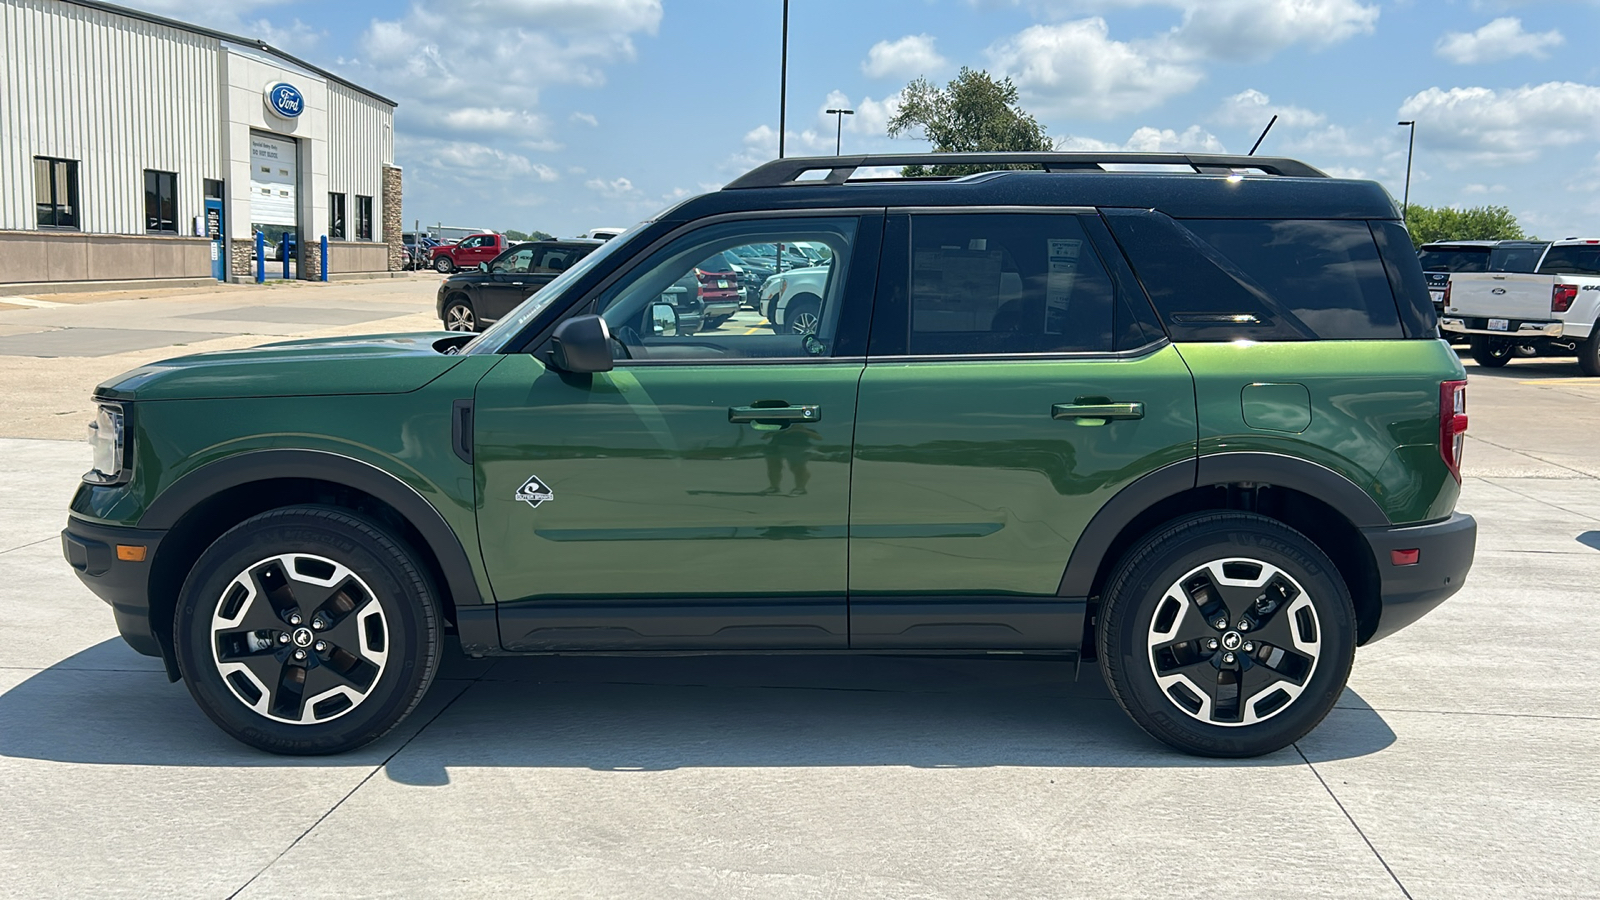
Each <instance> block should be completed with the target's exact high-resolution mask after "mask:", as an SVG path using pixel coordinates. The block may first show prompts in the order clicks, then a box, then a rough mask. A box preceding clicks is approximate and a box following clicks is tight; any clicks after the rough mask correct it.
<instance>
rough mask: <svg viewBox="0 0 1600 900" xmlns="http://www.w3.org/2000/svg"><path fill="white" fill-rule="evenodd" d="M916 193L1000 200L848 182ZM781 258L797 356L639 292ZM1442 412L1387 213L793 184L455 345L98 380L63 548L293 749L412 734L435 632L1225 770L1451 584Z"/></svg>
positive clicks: (393, 342) (278, 348)
mask: <svg viewBox="0 0 1600 900" xmlns="http://www.w3.org/2000/svg"><path fill="white" fill-rule="evenodd" d="M938 163H956V164H972V165H975V166H979V167H991V166H992V167H994V169H995V170H990V171H983V172H980V173H979V174H974V175H968V176H965V177H959V178H951V179H895V180H882V179H866V178H863V179H855V178H853V174H854V173H855V171H856V169H857V168H859V167H863V166H873V167H877V166H903V165H909V164H925V165H931V164H938ZM1127 164H1146V165H1143V166H1141V167H1140V169H1141V170H1139V171H1127V170H1126V169H1123V170H1120V171H1119V170H1117V169H1118V167H1119V166H1125V165H1127ZM1150 164H1153V166H1152V165H1150ZM1022 166H1031V167H1032V168H1031V170H1023V169H1021V168H1017V167H1022ZM1152 167H1154V168H1157V169H1160V170H1161V171H1149V169H1151V168H1152ZM999 169H1005V170H1003V171H1002V170H999ZM1180 169H1181V171H1176V170H1180ZM797 242H799V243H803V244H808V245H811V246H821V247H825V248H826V249H827V250H828V251H829V252H830V253H831V257H832V262H831V264H830V265H829V267H828V270H827V272H826V273H825V276H824V277H823V278H821V279H820V281H819V283H818V290H820V292H821V296H820V300H821V303H820V306H819V308H818V310H817V315H816V316H815V320H814V325H813V326H811V327H808V328H804V329H790V330H787V331H768V330H765V329H744V330H741V329H728V330H727V332H726V333H724V332H717V331H714V332H708V333H689V334H684V333H680V332H679V329H678V328H677V322H676V319H675V316H676V307H675V306H674V305H673V304H671V303H669V302H662V298H663V297H664V296H668V295H669V289H670V288H671V287H672V286H673V285H675V284H676V283H677V282H678V281H679V280H681V279H682V278H683V276H684V275H685V274H686V273H688V272H689V270H690V269H691V268H693V267H694V266H695V265H696V264H697V263H699V262H700V261H701V260H703V259H705V258H706V257H707V256H708V255H709V254H712V253H715V252H718V251H719V250H724V249H729V248H733V247H739V246H744V245H749V244H776V243H782V244H794V243H797ZM1465 386H1466V382H1465V380H1464V374H1463V370H1462V367H1461V365H1460V363H1459V361H1458V360H1457V359H1456V357H1455V355H1454V354H1452V353H1451V351H1450V349H1449V348H1448V347H1447V346H1446V345H1445V344H1444V342H1442V341H1441V340H1439V336H1438V331H1437V328H1436V324H1435V318H1434V312H1433V307H1432V305H1431V304H1430V302H1429V298H1428V289H1427V286H1426V283H1425V281H1424V279H1423V272H1422V268H1421V266H1419V265H1418V263H1417V258H1416V256H1415V254H1414V253H1413V252H1412V250H1411V243H1410V241H1409V240H1408V237H1407V234H1406V231H1405V229H1404V227H1403V226H1402V225H1401V223H1400V213H1399V210H1398V209H1397V208H1396V206H1395V203H1394V201H1393V199H1392V198H1391V197H1390V196H1389V195H1388V194H1387V193H1386V192H1385V191H1384V189H1383V188H1382V187H1380V186H1378V185H1377V184H1373V183H1370V182H1361V181H1349V180H1342V179H1333V178H1328V177H1325V176H1324V175H1323V173H1321V172H1319V171H1318V170H1316V169H1314V168H1312V167H1310V166H1307V165H1305V164H1303V163H1299V162H1296V161H1293V160H1287V159H1268V158H1260V157H1231V156H1209V155H1175V154H1154V155H1148V154H1070V153H1042V154H998V155H981V154H947V155H942V156H935V155H929V154H915V155H899V156H880V157H860V156H858V157H828V158H818V159H784V160H779V161H776V162H773V163H769V164H767V165H764V166H762V167H760V168H757V169H755V170H753V171H751V172H750V173H748V174H746V175H744V176H742V177H740V178H738V179H737V180H735V181H734V182H732V183H731V184H729V185H728V186H727V187H726V188H724V189H722V190H720V191H716V192H713V193H710V194H706V195H703V196H700V197H696V198H693V199H690V200H688V201H686V202H684V203H682V204H680V205H678V206H676V207H674V208H672V209H671V210H669V211H667V212H666V213H664V214H662V215H661V216H660V217H658V218H657V219H656V220H654V221H651V222H648V223H644V224H642V225H640V226H638V227H636V228H634V229H632V230H631V231H629V232H627V233H626V234H623V235H621V236H619V237H617V238H615V239H613V240H611V241H609V242H607V243H606V244H605V245H603V246H602V247H600V248H599V249H598V250H596V251H595V252H593V253H591V254H589V255H588V256H587V257H585V258H584V259H583V260H581V261H580V262H578V263H577V264H576V265H575V266H573V267H572V268H570V269H567V270H566V271H565V272H563V273H562V274H561V275H560V276H558V277H557V278H556V279H555V280H554V281H552V282H551V284H550V285H549V286H548V287H547V288H545V289H544V290H543V291H541V292H540V293H539V294H538V295H536V296H535V297H533V298H531V299H530V300H529V301H528V302H526V303H524V304H523V305H522V306H521V307H520V308H518V309H517V310H515V311H514V312H513V313H511V314H510V315H507V316H506V317H504V318H503V319H501V320H500V321H499V322H498V323H497V324H496V325H495V326H494V327H493V328H490V329H489V330H488V331H486V332H484V333H483V334H480V335H476V336H472V335H465V334H453V333H448V332H445V333H433V334H398V335H383V336H375V337H364V338H331V339H322V340H303V341H293V342H288V343H279V344H271V345H267V346H262V347H258V348H255V349H252V350H239V351H224V352H216V353H205V354H197V355H193V356H187V357H181V358H178V359H172V360H167V361H165V362H160V363H156V364H152V365H148V366H144V367H142V368H139V369H135V370H133V371H131V372H128V373H127V374H125V375H122V376H120V377H118V378H114V379H112V380H110V381H107V382H106V383H104V384H102V385H100V386H99V387H98V388H97V389H96V392H95V399H96V401H97V404H98V416H97V419H96V422H95V423H94V424H93V425H92V426H91V442H92V443H93V445H94V448H95V463H94V468H93V470H91V471H90V472H89V473H87V474H86V475H85V476H84V480H83V484H82V486H81V487H80V488H79V489H78V490H77V493H76V494H75V496H74V497H73V500H72V506H71V515H70V519H69V521H68V524H67V528H66V531H65V532H64V533H63V536H62V538H63V549H64V552H65V555H66V558H67V560H68V561H69V562H70V564H71V565H72V566H73V568H74V569H76V570H77V573H78V575H79V576H80V577H81V578H82V579H83V581H84V583H86V584H87V585H88V586H89V587H90V588H91V589H92V590H93V591H94V592H95V593H96V594H98V595H99V596H101V597H102V598H104V599H105V600H107V601H108V602H109V603H110V605H111V606H112V608H113V611H114V613H115V617H116V621H117V625H118V628H119V630H120V631H121V632H122V634H123V636H124V637H125V639H126V640H127V642H128V643H129V644H131V645H132V646H133V647H134V649H136V650H138V651H140V652H142V653H146V654H149V655H152V656H159V657H160V658H161V659H162V660H163V661H164V662H165V663H166V668H167V672H168V674H169V675H170V677H171V678H172V679H173V680H178V679H183V680H184V681H186V682H187V684H188V688H189V690H190V692H191V693H192V694H193V696H194V698H195V700H196V701H198V703H199V704H200V706H201V707H202V708H203V709H204V710H205V712H206V713H207V714H208V715H209V716H210V717H211V718H212V719H213V720H214V721H215V722H216V723H217V724H218V725H219V726H221V727H222V728H223V729H224V730H226V731H227V732H228V733H229V734H231V735H233V736H234V737H236V738H238V739H239V740H241V741H244V742H246V743H248V744H251V745H253V746H255V747H259V748H263V749H266V750H270V751H274V752H279V753H329V752H337V751H342V750H348V749H350V748H353V747H358V746H360V745H362V744H365V743H367V742H369V741H371V740H373V739H375V738H377V737H378V736H380V735H382V734H384V733H385V732H386V731H388V730H389V729H391V728H393V727H394V726H395V724H396V723H397V722H399V721H400V720H401V719H402V718H404V717H405V716H406V714H407V713H409V712H410V711H411V710H412V709H413V708H415V706H416V705H417V702H418V700H419V699H420V698H421V697H422V695H423V693H424V692H425V691H426V690H427V689H428V685H429V682H430V681H431V680H432V679H433V677H434V673H435V671H436V669H437V667H438V665H439V659H440V655H441V653H443V652H444V647H445V646H446V637H447V636H452V637H453V638H454V641H453V642H452V643H455V642H458V643H459V646H460V648H461V650H462V651H464V652H465V653H467V654H470V655H474V656H479V655H504V654H551V653H584V652H604V653H613V654H614V653H619V652H634V653H651V652H675V653H681V652H685V651H688V652H710V651H729V650H731V651H808V652H814V653H819V654H821V653H828V652H839V653H842V652H851V653H872V654H884V653H909V654H934V653H949V654H984V653H993V652H1000V653H1010V654H1014V653H1026V654H1059V655H1061V656H1062V657H1063V658H1067V659H1070V658H1074V657H1075V658H1077V659H1079V660H1087V661H1097V663H1098V665H1099V666H1100V667H1101V669H1102V671H1103V673H1104V676H1105V679H1106V681H1107V682H1108V684H1109V686H1110V688H1111V691H1112V692H1113V694H1114V695H1115V697H1116V699H1117V701H1118V702H1119V703H1120V704H1121V705H1122V707H1123V708H1124V709H1125V710H1126V711H1127V712H1128V714H1129V715H1130V716H1131V717H1132V718H1133V720H1134V721H1135V722H1137V723H1138V724H1139V725H1140V726H1141V727H1142V728H1144V729H1145V730H1146V731H1148V732H1149V733H1150V734H1151V735H1153V736H1154V737H1156V738H1158V739H1160V740H1162V741H1165V742H1166V743H1168V744H1170V745H1172V746H1174V747H1177V748H1181V749H1183V750H1186V751H1189V752H1193V753H1199V754H1207V755H1214V756H1249V755H1253V754H1260V753H1264V752H1268V751H1271V750H1275V749H1278V748H1281V747H1283V746H1285V745H1287V744H1289V743H1290V742H1292V741H1294V740H1296V739H1298V738H1299V737H1301V736H1302V735H1304V734H1306V733H1307V732H1308V731H1309V730H1310V729H1312V728H1313V727H1315V726H1316V725H1317V724H1318V723H1319V722H1320V721H1321V720H1322V719H1323V717H1324V716H1325V715H1326V714H1327V713H1328V711H1329V710H1330V709H1331V708H1332V707H1333V704H1334V702H1335V700H1336V699H1337V698H1338V697H1339V694H1340V691H1341V689H1342V688H1343V687H1344V684H1345V680H1346V678H1347V676H1348V675H1349V673H1350V668H1351V664H1352V661H1353V658H1354V655H1355V650H1356V647H1357V646H1358V645H1361V644H1365V643H1368V642H1371V641H1375V640H1378V639H1379V638H1382V637H1384V636H1385V635H1389V634H1392V633H1393V632H1394V631H1395V630H1397V629H1399V628H1402V627H1404V626H1406V625H1407V624H1409V623H1411V622H1413V621H1415V620H1416V619H1417V618H1418V617H1419V616H1421V615H1423V614H1424V613H1426V612H1427V611H1428V610H1430V609H1432V608H1433V607H1434V606H1436V605H1437V604H1439V603H1440V602H1442V601H1443V600H1445V599H1446V598H1447V597H1449V596H1450V595H1451V594H1453V593H1454V592H1455V591H1456V590H1457V589H1459V588H1460V587H1461V584H1462V581H1463V579H1464V578H1465V577H1466V574H1467V571H1468V569H1469V568H1470V566H1471V562H1472V556H1473V549H1474V540H1475V535H1476V526H1475V523H1474V522H1473V520H1472V519H1471V518H1470V517H1468V516H1465V515H1462V514H1460V513H1457V512H1455V511H1454V508H1455V503H1456V498H1457V495H1458V493H1459V490H1460V485H1459V482H1460V477H1461V475H1460V468H1459V466H1460V462H1461V450H1462V442H1463V432H1464V431H1465V429H1466V424H1467V418H1466V412H1465ZM1068 671H1069V670H1066V669H1063V675H1064V677H1069V676H1068Z"/></svg>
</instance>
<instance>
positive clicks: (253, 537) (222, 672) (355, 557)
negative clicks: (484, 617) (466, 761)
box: [173, 506, 441, 754]
mask: <svg viewBox="0 0 1600 900" xmlns="http://www.w3.org/2000/svg"><path fill="white" fill-rule="evenodd" d="M437 609H438V606H437V601H436V600H435V598H434V593H433V589H432V586H431V585H430V584H429V581H428V578H427V577H426V576H425V575H424V574H423V569H422V567H421V566H419V565H418V563H417V561H416V559H415V557H414V555H413V553H412V551H411V550H410V548H408V547H407V546H406V545H404V544H403V543H401V542H399V541H397V540H395V539H394V538H392V537H391V536H389V535H388V534H387V533H385V532H384V531H382V530H381V529H379V528H378V527H377V526H376V525H374V524H373V523H371V522H368V521H367V520H365V519H362V518H360V517H358V516H355V515H351V514H350V513H348V512H346V511H344V510H339V509H332V508H327V507H314V506H297V507H286V508H284V509H279V510H273V511H271V512H266V513H262V514H260V515H257V516H254V517H252V518H250V519H246V520H245V521H244V522H242V523H240V524H239V525H237V526H235V527H234V528H233V529H231V530H229V531H228V532H227V533H225V534H224V535H223V536H222V537H220V538H218V539H217V541H216V543H214V544H212V545H211V546H210V547H209V548H207V550H206V551H205V553H203V554H202V555H201V556H200V560H199V561H198V562H197V563H196V564H195V567H194V569H193V571H191V572H190V573H189V577H188V578H187V579H186V580H185V581H184V585H183V590H182V593H181V594H180V596H179V602H178V608H177V611H176V614H175V617H174V621H173V645H174V649H175V650H176V652H177V658H178V668H179V670H180V671H181V672H182V673H183V677H184V680H185V681H186V682H187V683H188V686H189V693H190V694H191V695H193V697H194V699H195V701H196V702H197V703H199V704H200V708H201V709H202V710H204V711H205V713H206V715H207V716H209V717H210V718H211V720H212V721H213V722H215V723H217V725H219V726H221V728H222V730H224V731H226V732H227V733H228V734H230V735H232V736H233V737H234V738H236V739H238V740H240V741H242V742H244V743H246V744H249V745H251V746H252V747H256V748H259V749H262V750H268V751H271V752H273V753H288V754H321V753H340V752H343V751H346V750H353V749H355V748H357V747H360V746H362V745H364V744H367V743H370V742H371V741H374V740H376V739H378V738H379V737H382V736H383V735H384V734H385V733H387V732H388V731H389V730H390V729H392V728H393V727H394V726H395V725H397V724H399V722H400V721H401V720H402V719H404V718H405V717H406V716H407V715H408V714H409V713H410V712H411V710H412V709H413V708H415V707H416V705H417V703H418V702H419V701H420V700H421V699H422V695H423V693H424V692H426V691H427V689H428V685H429V683H430V682H432V681H433V675H434V672H435V670H436V669H437V668H438V664H439V632H440V630H441V629H440V624H439V616H438V612H437Z"/></svg>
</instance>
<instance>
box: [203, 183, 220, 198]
mask: <svg viewBox="0 0 1600 900" xmlns="http://www.w3.org/2000/svg"><path fill="white" fill-rule="evenodd" d="M204 187H205V191H206V199H207V200H221V199H222V180H221V179H219V178H207V179H205V184H204Z"/></svg>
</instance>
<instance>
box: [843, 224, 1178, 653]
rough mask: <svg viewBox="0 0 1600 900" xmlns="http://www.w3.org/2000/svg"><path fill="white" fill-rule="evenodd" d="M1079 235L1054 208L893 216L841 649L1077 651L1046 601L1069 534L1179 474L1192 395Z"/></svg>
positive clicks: (1069, 610) (1120, 268) (865, 406)
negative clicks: (1146, 478)
mask: <svg viewBox="0 0 1600 900" xmlns="http://www.w3.org/2000/svg"><path fill="white" fill-rule="evenodd" d="M1093 235H1101V236H1102V237H1108V235H1106V234H1105V232H1104V228H1103V226H1102V225H1101V224H1100V223H1099V221H1098V219H1095V218H1094V217H1093V214H1092V213H1083V212H1077V211H1071V210H1068V211H1049V210H1040V211H1039V212H1036V213H1035V212H1026V213H1018V212H994V213H987V212H959V213H954V214H918V215H908V216H893V215H892V216H891V218H890V224H889V227H888V229H887V231H886V239H885V258H884V263H883V269H882V271H883V273H884V274H883V276H882V278H883V281H882V282H881V283H880V285H879V288H878V292H877V297H878V300H877V304H876V306H875V309H874V313H873V333H872V345H871V351H870V356H869V360H868V364H867V367H866V371H865V373H864V374H863V377H862V380H861V392H860V401H859V403H858V408H857V423H856V441H855V466H854V472H853V474H852V492H851V511H850V609H851V614H850V629H851V646H852V647H853V648H866V649H873V648H939V649H964V648H982V649H1027V648H1041V649H1075V648H1077V647H1078V646H1079V644H1080V643H1081V639H1082V633H1083V632H1082V624H1083V620H1082V615H1083V610H1084V603H1083V598H1063V597H1059V596H1057V593H1058V589H1059V587H1060V584H1061V581H1062V576H1063V572H1064V570H1065V568H1066V565H1067V561H1068V558H1069V557H1070V555H1071V553H1072V549H1073V547H1074V545H1075V543H1076V542H1077V540H1078V538H1079V536H1080V535H1081V534H1082V533H1083V531H1084V528H1085V526H1086V525H1087V524H1088V522H1089V520H1090V519H1091V518H1092V517H1093V516H1094V514H1095V513H1096V512H1097V511H1098V510H1099V509H1100V507H1101V505H1103V504H1104V503H1105V502H1106V501H1107V500H1108V499H1109V498H1110V497H1111V496H1113V495H1114V494H1116V493H1117V492H1118V491H1119V490H1121V489H1122V488H1123V487H1125V486H1127V485H1128V484H1129V483H1131V482H1132V481H1133V480H1135V479H1137V478H1138V477H1140V476H1141V475H1144V474H1145V473H1147V472H1151V471H1153V470H1155V469H1159V468H1161V467H1162V466H1166V465H1169V464H1174V463H1178V464H1182V463H1183V461H1186V460H1193V459H1194V457H1195V453H1196V450H1195V446H1196V427H1195V401H1194V385H1193V381H1192V379H1191V378H1190V375H1189V373H1188V370H1187V368H1185V366H1184V364H1183V361H1182V360H1181V359H1180V358H1179V357H1178V355H1177V352H1176V350H1174V349H1173V347H1171V346H1170V345H1169V344H1167V343H1166V341H1165V339H1164V338H1163V337H1161V335H1160V333H1159V332H1158V331H1156V330H1154V329H1153V328H1150V327H1149V326H1148V325H1141V324H1140V322H1141V320H1142V321H1144V322H1147V323H1148V322H1149V321H1150V319H1151V316H1150V315H1149V314H1148V313H1147V312H1146V313H1145V314H1143V315H1139V314H1136V313H1137V310H1136V308H1135V307H1133V306H1132V305H1131V303H1134V302H1137V303H1146V301H1145V300H1144V299H1143V297H1142V296H1140V297H1137V298H1135V297H1130V296H1125V294H1126V293H1127V291H1128V290H1129V288H1130V287H1131V285H1132V278H1131V273H1129V272H1127V271H1126V264H1125V263H1123V262H1122V260H1121V258H1120V257H1110V256H1107V257H1104V258H1103V257H1102V255H1101V253H1100V251H1098V250H1097V249H1096V244H1097V242H1098V241H1097V240H1096V239H1092V236H1093ZM1107 243H1109V242H1108V241H1107ZM1113 271H1115V273H1116V277H1115V278H1114V277H1113ZM1146 309H1148V305H1146Z"/></svg>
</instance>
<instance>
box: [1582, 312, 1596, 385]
mask: <svg viewBox="0 0 1600 900" xmlns="http://www.w3.org/2000/svg"><path fill="white" fill-rule="evenodd" d="M1578 368H1579V369H1580V370H1581V371H1582V372H1583V374H1585V375H1587V376H1589V377H1590V378H1600V322H1596V323H1595V325H1594V327H1593V328H1592V329H1591V330H1590V331H1589V336H1588V337H1587V338H1584V339H1583V342H1582V343H1580V344H1579V345H1578Z"/></svg>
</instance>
